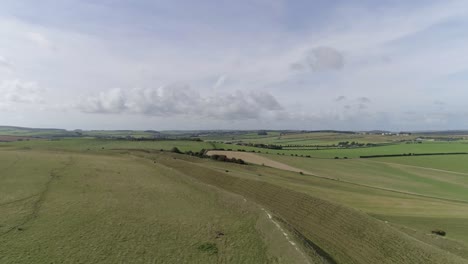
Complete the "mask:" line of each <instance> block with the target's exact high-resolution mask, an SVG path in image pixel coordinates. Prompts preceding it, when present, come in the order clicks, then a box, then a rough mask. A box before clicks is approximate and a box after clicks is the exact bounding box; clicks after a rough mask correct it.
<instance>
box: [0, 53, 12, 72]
mask: <svg viewBox="0 0 468 264" xmlns="http://www.w3.org/2000/svg"><path fill="white" fill-rule="evenodd" d="M0 67H3V68H6V69H7V70H11V69H12V68H13V65H12V64H11V62H10V61H9V60H7V59H6V58H5V57H3V56H1V55H0Z"/></svg>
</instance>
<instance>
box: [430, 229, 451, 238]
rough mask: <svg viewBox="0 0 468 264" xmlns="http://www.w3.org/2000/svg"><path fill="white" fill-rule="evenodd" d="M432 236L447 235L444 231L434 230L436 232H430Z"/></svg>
mask: <svg viewBox="0 0 468 264" xmlns="http://www.w3.org/2000/svg"><path fill="white" fill-rule="evenodd" d="M432 234H435V235H439V236H445V235H446V234H447V233H446V232H445V231H444V230H440V229H436V230H432Z"/></svg>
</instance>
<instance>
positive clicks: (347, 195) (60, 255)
mask: <svg viewBox="0 0 468 264" xmlns="http://www.w3.org/2000/svg"><path fill="white" fill-rule="evenodd" d="M252 138H255V136H252ZM217 144H219V143H216V144H214V143H210V142H197V141H181V140H168V141H126V140H103V139H84V138H77V139H63V140H58V141H47V140H41V141H34V140H31V141H28V142H25V141H21V142H9V143H0V169H1V173H0V263H32V262H34V263H51V262H52V263H67V262H68V263H79V262H82V263H467V262H468V260H467V259H468V221H467V220H468V195H467V192H466V191H465V190H466V187H467V186H468V180H466V179H468V178H467V177H468V172H467V171H466V167H464V166H463V165H461V164H463V161H464V160H465V159H466V156H465V155H453V156H449V155H447V156H417V157H392V158H375V159H351V157H350V158H349V159H346V160H345V159H342V158H341V159H337V160H335V159H334V158H333V157H334V155H336V153H334V154H333V155H330V157H331V158H330V159H322V158H321V159H314V158H306V157H302V158H301V157H300V155H301V154H300V153H302V151H308V152H304V153H307V155H309V154H311V153H315V152H318V151H315V152H313V151H311V150H300V151H301V152H298V153H297V154H298V156H297V157H296V156H290V155H281V154H280V155H278V154H276V152H275V150H265V149H261V148H254V149H255V150H256V151H257V153H248V152H235V151H227V152H225V153H224V152H218V153H217V154H225V155H231V156H232V157H236V156H237V157H236V158H239V157H241V158H242V159H244V160H245V161H246V162H248V163H249V164H248V165H241V164H236V163H232V162H220V161H215V160H212V159H210V158H200V157H197V156H195V155H193V154H192V155H187V154H177V153H172V152H170V151H168V150H171V149H172V148H173V147H177V148H178V150H180V152H186V151H190V152H189V153H193V152H199V151H201V150H202V149H205V150H206V149H212V148H215V147H218V146H217ZM429 144H431V143H426V142H425V143H423V144H418V145H416V144H400V145H396V146H399V149H397V150H395V147H394V146H395V145H392V146H384V147H381V148H387V149H386V151H385V152H386V153H394V152H395V151H405V152H408V151H410V152H417V151H416V150H417V149H416V150H415V149H413V150H414V151H412V150H411V149H409V148H410V147H420V146H424V145H429ZM434 144H438V143H434ZM440 144H444V145H449V144H453V145H457V146H458V147H456V149H464V147H465V145H462V144H464V143H440ZM213 145H214V146H213ZM226 145H228V146H233V145H232V144H226ZM236 147H237V146H236ZM432 147H433V148H434V149H436V147H435V146H432ZM446 147H447V150H448V151H452V150H453V149H451V148H449V147H448V146H446ZM234 148H235V147H234ZM245 148H246V149H247V148H248V147H245ZM375 148H377V147H375ZM388 148H390V149H388ZM426 148H430V147H426ZM369 149H371V148H369ZM162 150H163V151H162ZM258 151H261V153H258ZM266 151H269V152H270V153H269V154H266ZM283 151H286V150H283ZM288 151H289V150H288ZM319 151H323V150H319ZM333 151H339V150H333ZM342 151H346V150H342ZM349 151H358V150H349ZM361 151H362V150H361ZM392 151H393V152H392ZM424 151H426V150H424ZM288 153H289V152H288ZM238 155H242V156H238ZM339 155H343V156H344V155H348V154H339ZM348 156H351V155H348ZM438 157H441V159H438ZM436 229H437V230H439V229H440V230H443V231H445V232H446V235H445V236H439V235H434V234H431V231H433V230H436Z"/></svg>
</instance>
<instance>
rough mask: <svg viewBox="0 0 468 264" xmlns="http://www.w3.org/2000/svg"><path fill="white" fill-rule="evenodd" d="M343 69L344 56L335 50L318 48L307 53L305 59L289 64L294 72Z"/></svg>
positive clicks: (323, 47)
mask: <svg viewBox="0 0 468 264" xmlns="http://www.w3.org/2000/svg"><path fill="white" fill-rule="evenodd" d="M343 67H344V56H343V54H341V52H340V51H338V50H337V49H335V48H332V47H327V46H320V47H316V48H313V49H311V50H309V51H307V53H306V55H305V58H304V59H302V60H301V61H298V62H295V63H293V64H291V68H292V69H294V70H303V69H307V68H308V69H310V70H312V71H328V70H341V69H342V68H343Z"/></svg>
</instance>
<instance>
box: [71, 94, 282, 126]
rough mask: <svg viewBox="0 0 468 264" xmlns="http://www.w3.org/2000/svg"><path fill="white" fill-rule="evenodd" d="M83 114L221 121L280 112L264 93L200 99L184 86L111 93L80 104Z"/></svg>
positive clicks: (269, 95)
mask: <svg viewBox="0 0 468 264" xmlns="http://www.w3.org/2000/svg"><path fill="white" fill-rule="evenodd" d="M77 107H78V108H79V109H80V110H81V111H82V112H86V113H130V114H140V115H146V116H162V117H172V116H186V117H200V118H213V119H223V120H247V119H257V118H260V117H262V116H265V115H269V114H270V113H274V112H279V111H281V110H282V109H283V108H282V106H281V105H280V104H279V102H278V101H277V100H276V98H275V97H273V96H272V95H271V94H269V93H266V92H247V93H246V92H241V91H236V92H234V93H230V94H225V95H214V96H202V95H201V94H200V93H198V92H197V91H195V90H193V89H191V88H190V87H189V86H186V85H170V86H163V87H160V88H157V89H152V88H135V89H129V90H123V89H113V90H109V91H106V92H101V93H99V94H98V95H97V96H89V97H87V98H84V99H83V100H81V102H80V103H79V104H78V105H77Z"/></svg>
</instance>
